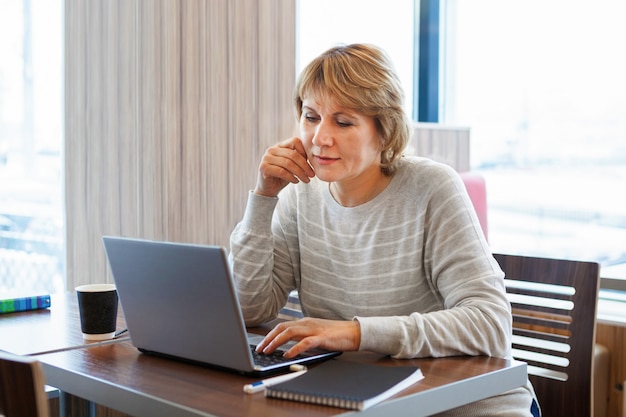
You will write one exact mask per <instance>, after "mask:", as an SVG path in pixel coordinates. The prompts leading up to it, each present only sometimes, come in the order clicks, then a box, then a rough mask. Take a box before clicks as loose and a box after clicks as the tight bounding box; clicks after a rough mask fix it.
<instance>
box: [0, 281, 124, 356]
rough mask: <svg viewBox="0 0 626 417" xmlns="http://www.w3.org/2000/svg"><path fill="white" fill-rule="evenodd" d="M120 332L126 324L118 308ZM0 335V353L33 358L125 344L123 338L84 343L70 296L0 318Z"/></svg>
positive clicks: (73, 295)
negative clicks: (71, 350) (35, 308)
mask: <svg viewBox="0 0 626 417" xmlns="http://www.w3.org/2000/svg"><path fill="white" fill-rule="evenodd" d="M124 328H126V321H125V320H124V314H123V313H122V311H121V308H120V309H118V314H117V330H118V331H119V330H122V329H124ZM0 335H2V337H1V338H0V350H3V351H6V352H10V353H14V354H16V355H37V354H42V353H48V352H59V351H64V350H69V349H80V348H84V347H88V346H93V345H103V344H109V343H117V342H119V341H123V340H129V338H128V336H126V335H125V336H124V337H118V338H116V339H113V340H107V341H99V342H93V341H86V340H84V339H83V334H82V332H81V330H80V317H79V315H78V298H77V297H76V293H74V292H65V293H61V294H53V295H52V296H51V303H50V308H46V309H41V310H33V311H23V312H19V313H10V314H0Z"/></svg>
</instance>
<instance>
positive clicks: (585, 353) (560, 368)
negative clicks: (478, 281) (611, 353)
mask: <svg viewBox="0 0 626 417" xmlns="http://www.w3.org/2000/svg"><path fill="white" fill-rule="evenodd" d="M494 257H495V258H496V260H497V261H498V263H499V264H500V266H501V268H502V269H503V270H504V273H505V274H506V277H505V278H506V279H505V283H506V287H507V294H508V296H509V300H510V301H511V307H512V310H513V357H514V358H516V359H518V360H522V361H525V362H527V363H528V374H529V379H530V380H531V382H532V384H533V387H534V388H535V393H536V394H537V398H538V400H539V405H540V407H541V409H542V415H543V416H546V417H550V416H569V417H575V416H585V417H588V416H591V415H592V405H593V404H592V402H593V400H592V366H593V347H594V343H595V328H596V326H595V324H596V306H597V299H598V289H599V284H600V279H599V272H600V266H599V265H598V264H597V263H594V262H580V261H571V260H562V259H549V258H536V257H524V256H516V255H503V254H494Z"/></svg>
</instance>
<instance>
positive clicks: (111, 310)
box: [76, 284, 118, 340]
mask: <svg viewBox="0 0 626 417" xmlns="http://www.w3.org/2000/svg"><path fill="white" fill-rule="evenodd" d="M76 294H77V296H78V310H79V312H80V328H81V331H82V332H83V338H84V339H85V340H108V339H112V338H113V337H114V336H115V327H116V325H117V304H118V300H117V290H116V288H115V285H113V284H89V285H81V286H79V287H76Z"/></svg>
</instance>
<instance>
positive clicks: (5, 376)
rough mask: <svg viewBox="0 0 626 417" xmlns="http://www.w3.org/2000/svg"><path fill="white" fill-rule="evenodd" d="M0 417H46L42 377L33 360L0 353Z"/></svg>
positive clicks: (46, 404)
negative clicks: (1, 416)
mask: <svg viewBox="0 0 626 417" xmlns="http://www.w3.org/2000/svg"><path fill="white" fill-rule="evenodd" d="M0 415H3V416H5V417H24V416H32V417H49V416H50V410H49V406H48V397H47V395H46V392H45V376H44V373H43V369H42V367H41V363H39V361H37V360H36V359H35V358H31V357H27V356H17V355H12V354H9V353H5V352H0Z"/></svg>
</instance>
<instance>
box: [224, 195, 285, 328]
mask: <svg viewBox="0 0 626 417" xmlns="http://www.w3.org/2000/svg"><path fill="white" fill-rule="evenodd" d="M277 203H278V197H275V198H270V197H263V196H259V195H256V194H254V193H252V192H250V194H249V196H248V202H247V205H246V210H245V212H244V216H243V219H242V220H241V222H240V223H239V224H237V226H236V227H235V229H234V230H233V232H232V233H231V236H230V248H231V250H230V253H229V261H230V265H231V269H232V271H233V276H234V279H235V282H236V285H237V293H238V297H239V300H240V303H241V307H242V312H243V317H244V320H245V322H246V325H248V326H254V325H258V324H261V323H264V322H267V321H270V320H273V319H274V318H276V316H277V315H278V312H279V311H280V309H281V308H282V307H283V306H284V305H285V303H286V300H287V297H288V295H289V292H290V291H291V290H293V289H294V287H295V285H294V278H293V276H294V273H293V267H292V266H291V263H290V262H288V261H287V260H286V258H288V257H289V256H288V251H287V249H286V248H287V242H285V241H284V240H282V239H281V236H282V235H281V234H276V235H275V234H274V233H273V232H272V217H273V214H274V211H275V208H276V205H277Z"/></svg>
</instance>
